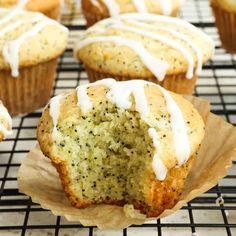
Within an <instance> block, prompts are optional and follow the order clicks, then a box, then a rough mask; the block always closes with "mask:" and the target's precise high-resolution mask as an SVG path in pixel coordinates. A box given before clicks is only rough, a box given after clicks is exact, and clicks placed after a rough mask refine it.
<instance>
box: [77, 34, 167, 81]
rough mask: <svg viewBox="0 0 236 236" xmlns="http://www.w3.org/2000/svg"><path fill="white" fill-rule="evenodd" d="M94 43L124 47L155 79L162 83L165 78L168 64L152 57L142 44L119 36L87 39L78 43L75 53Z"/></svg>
mask: <svg viewBox="0 0 236 236" xmlns="http://www.w3.org/2000/svg"><path fill="white" fill-rule="evenodd" d="M96 42H112V43H114V44H116V45H120V46H126V47H129V48H130V49H132V50H133V51H135V52H136V53H137V54H138V55H139V57H140V59H141V60H142V62H143V63H144V64H145V65H146V66H147V68H148V69H149V70H150V71H151V72H152V73H153V74H154V75H155V77H156V78H157V79H158V80H160V81H162V80H163V79H164V78H165V75H166V71H167V69H168V64H167V62H165V61H161V60H159V59H157V58H155V57H153V56H152V55H151V54H150V53H149V52H148V50H147V49H146V48H145V47H144V46H143V45H142V43H140V42H137V41H134V40H128V39H125V38H122V37H119V36H104V37H88V38H87V39H84V40H81V41H79V43H78V44H77V48H76V51H78V50H80V49H81V48H83V47H85V46H87V45H89V44H92V43H96Z"/></svg>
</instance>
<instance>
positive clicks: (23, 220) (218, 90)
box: [0, 0, 236, 236]
mask: <svg viewBox="0 0 236 236" xmlns="http://www.w3.org/2000/svg"><path fill="white" fill-rule="evenodd" d="M181 17H182V18H184V19H186V20H188V21H190V22H192V23H194V24H195V25H196V26H198V27H200V28H202V29H203V30H204V31H205V32H206V33H207V34H208V35H210V36H211V37H212V38H213V39H214V41H215V43H216V46H217V47H216V55H215V57H214V59H213V60H212V61H211V62H210V63H208V64H207V65H206V66H205V67H204V70H203V73H202V75H201V76H200V78H199V80H198V85H197V87H196V90H195V94H196V95H197V96H201V97H203V98H205V99H207V100H209V101H210V102H211V104H212V110H213V112H214V113H216V114H218V115H220V116H222V117H224V118H225V119H226V120H227V121H228V122H230V123H232V124H233V125H236V55H235V56H233V55H230V54H227V53H226V52H225V51H224V50H223V49H222V48H221V47H220V41H219V37H218V34H217V30H216V28H215V27H214V19H213V17H212V14H211V10H210V8H209V6H208V1H206V0H201V1H200V0H198V1H197V0H195V1H194V0H188V1H185V5H184V7H183V11H182V14H181ZM62 21H63V23H64V24H65V25H66V26H68V27H69V29H70V30H71V32H70V43H69V46H68V48H67V50H66V52H65V53H64V55H63V56H62V57H61V58H60V60H59V66H58V70H57V78H56V83H55V87H54V94H58V93H61V92H63V91H66V90H70V89H73V88H75V87H76V86H78V85H79V84H85V83H87V82H88V81H87V76H86V73H85V71H84V68H83V66H82V65H80V64H78V63H77V62H76V61H75V60H74V59H73V53H72V45H73V41H74V40H75V39H76V37H77V36H78V34H79V33H81V32H82V31H83V30H84V29H85V22H84V20H83V18H82V16H81V15H79V14H78V15H74V16H73V15H69V14H66V15H64V16H63V18H62ZM226 27H227V26H226ZM40 115H41V111H40V110H39V111H37V112H35V113H32V114H29V115H26V116H21V117H17V118H14V135H13V137H11V138H10V139H8V140H6V141H5V142H3V143H1V144H0V150H1V151H0V235H4V236H5V235H6V236H12V235H35V236H44V235H46V236H50V235H61V236H72V235H78V236H92V235H93V236H121V235H123V236H126V235H128V236H132V235H135V236H144V235H145V236H146V235H147V236H154V235H155V236H157V235H158V236H162V235H163V236H176V235H179V236H191V235H192V236H196V235H199V236H206V235H207V236H211V235H212V236H224V235H228V236H233V235H234V236H235V235H236V162H234V164H233V167H232V168H231V170H230V171H229V173H228V176H227V177H225V178H224V179H223V180H222V181H220V183H219V184H218V185H217V186H216V187H214V188H212V189H211V190H209V191H208V192H207V193H205V194H203V195H202V196H200V197H198V198H196V199H194V200H193V201H191V202H190V203H188V204H187V205H185V206H184V207H183V208H182V209H181V210H179V211H178V212H177V213H175V214H174V215H172V216H169V217H167V218H164V219H161V220H158V221H150V222H147V223H146V224H144V225H142V226H135V225H134V226H131V227H130V228H128V229H125V230H120V231H100V230H98V229H97V228H96V227H83V226H82V225H81V224H79V223H71V222H68V221H66V220H65V219H64V218H63V217H55V216H53V215H52V213H51V212H49V211H46V210H43V209H42V208H41V207H40V206H39V205H37V204H34V203H32V201H31V199H30V198H29V197H27V196H25V195H23V194H20V193H19V192H18V188H17V171H18V168H19V166H20V163H21V161H22V160H23V159H24V157H25V156H26V154H27V153H28V151H29V150H30V149H31V148H33V147H34V146H35V144H36V137H35V131H36V126H37V122H38V119H39V117H40ZM217 199H218V203H219V202H221V204H218V203H216V200H217ZM219 200H220V201H219Z"/></svg>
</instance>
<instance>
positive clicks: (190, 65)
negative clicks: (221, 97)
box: [75, 13, 214, 94]
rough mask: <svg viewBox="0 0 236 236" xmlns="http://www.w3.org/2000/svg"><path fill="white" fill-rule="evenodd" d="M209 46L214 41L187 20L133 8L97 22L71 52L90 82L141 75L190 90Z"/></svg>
mask: <svg viewBox="0 0 236 236" xmlns="http://www.w3.org/2000/svg"><path fill="white" fill-rule="evenodd" d="M163 25H164V26H163ZM213 50H214V44H213V42H212V40H211V39H210V38H209V37H208V36H207V35H205V34H204V33H203V32H201V31H200V30H199V29H197V28H196V27H194V26H193V25H191V24H189V23H188V22H186V21H183V20H180V19H176V18H172V17H167V16H157V15H153V14H139V13H131V14H124V15H120V16H118V17H114V18H109V19H106V20H103V21H100V22H98V23H97V24H95V25H94V26H92V27H91V28H89V29H88V30H87V31H85V32H84V34H82V35H81V36H80V38H79V39H78V42H77V44H76V46H75V56H76V58H77V59H79V60H80V61H82V62H83V63H84V65H85V68H86V70H87V73H88V77H89V80H90V81H91V82H94V81H96V80H99V79H102V78H108V77H113V78H115V79H117V80H129V79H145V80H148V81H151V82H155V83H158V84H160V85H161V86H163V87H165V88H166V89H168V90H171V91H173V92H176V93H182V94H191V93H192V92H193V90H194V86H195V84H196V81H197V75H198V74H199V73H200V72H201V69H202V64H204V63H205V62H206V61H207V60H208V59H209V58H211V56H212V54H213Z"/></svg>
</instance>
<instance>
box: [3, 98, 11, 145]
mask: <svg viewBox="0 0 236 236" xmlns="http://www.w3.org/2000/svg"><path fill="white" fill-rule="evenodd" d="M11 134H12V119H11V117H10V115H9V114H8V111H7V109H6V108H5V107H4V106H3V104H2V102H1V101H0V142H1V141H2V140H3V139H5V138H6V137H7V136H8V135H11Z"/></svg>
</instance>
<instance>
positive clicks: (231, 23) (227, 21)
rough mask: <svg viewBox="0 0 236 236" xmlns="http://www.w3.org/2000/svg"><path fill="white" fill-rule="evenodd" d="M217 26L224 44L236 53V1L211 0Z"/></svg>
mask: <svg viewBox="0 0 236 236" xmlns="http://www.w3.org/2000/svg"><path fill="white" fill-rule="evenodd" d="M210 2H211V7H212V10H213V13H214V15H215V20H216V26H217V28H218V32H219V35H220V39H221V42H222V46H223V47H224V48H225V49H226V50H227V51H228V52H230V53H236V1H235V0H211V1H210Z"/></svg>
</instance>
